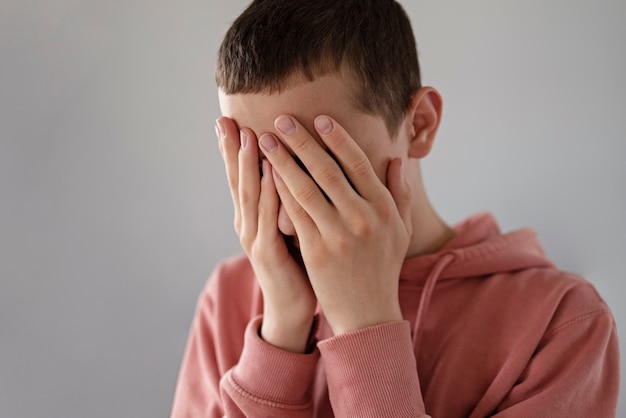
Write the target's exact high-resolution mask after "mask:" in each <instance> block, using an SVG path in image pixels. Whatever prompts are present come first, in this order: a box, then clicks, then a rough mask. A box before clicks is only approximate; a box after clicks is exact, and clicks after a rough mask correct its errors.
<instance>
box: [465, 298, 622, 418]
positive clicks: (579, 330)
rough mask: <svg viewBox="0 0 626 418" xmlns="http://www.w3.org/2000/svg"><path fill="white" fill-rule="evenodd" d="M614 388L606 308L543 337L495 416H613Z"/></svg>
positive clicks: (615, 356)
mask: <svg viewBox="0 0 626 418" xmlns="http://www.w3.org/2000/svg"><path fill="white" fill-rule="evenodd" d="M618 387H619V351H618V342H617V332H616V327H615V322H614V320H613V317H612V315H611V313H610V311H608V309H600V310H597V311H592V312H588V313H585V314H582V315H580V316H578V317H576V318H573V319H571V320H569V321H568V322H566V323H563V324H561V325H560V326H558V327H557V328H555V329H553V330H552V331H550V332H549V333H547V334H546V335H545V336H544V338H543V340H542V342H541V344H540V345H539V347H538V348H537V350H536V352H535V355H534V356H533V359H532V360H531V361H530V363H529V364H528V365H527V367H526V370H525V371H524V373H523V374H522V375H521V376H520V379H519V381H518V382H517V384H516V385H515V386H514V387H513V388H512V390H511V391H510V392H509V393H508V395H507V397H506V398H505V399H504V401H503V402H502V403H501V404H500V407H499V408H498V411H497V412H498V413H497V414H496V415H495V416H497V417H501V418H509V417H510V418H513V417H598V418H602V417H614V416H615V409H616V405H617V397H618ZM472 416H473V415H472Z"/></svg>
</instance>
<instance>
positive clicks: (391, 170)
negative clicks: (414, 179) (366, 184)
mask: <svg viewBox="0 0 626 418" xmlns="http://www.w3.org/2000/svg"><path fill="white" fill-rule="evenodd" d="M387 187H388V189H389V192H391V196H392V197H393V200H394V202H395V203H396V207H397V208H398V213H399V214H400V218H402V222H403V223H404V225H405V226H406V228H407V231H408V232H409V233H410V232H411V231H412V225H411V188H410V186H409V184H408V182H407V181H406V179H405V177H404V162H403V161H402V159H401V158H394V159H393V160H391V162H390V163H389V167H388V168H387Z"/></svg>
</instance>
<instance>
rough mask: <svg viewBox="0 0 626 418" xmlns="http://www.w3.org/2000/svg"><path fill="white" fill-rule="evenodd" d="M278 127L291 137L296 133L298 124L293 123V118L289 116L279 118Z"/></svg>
mask: <svg viewBox="0 0 626 418" xmlns="http://www.w3.org/2000/svg"><path fill="white" fill-rule="evenodd" d="M276 127H277V128H278V130H279V131H281V132H282V133H284V134H285V135H291V134H293V133H294V132H295V131H296V124H295V123H293V121H292V120H291V118H290V117H288V116H283V117H281V118H278V119H277V120H276Z"/></svg>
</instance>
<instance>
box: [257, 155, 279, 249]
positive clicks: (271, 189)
mask: <svg viewBox="0 0 626 418" xmlns="http://www.w3.org/2000/svg"><path fill="white" fill-rule="evenodd" d="M262 170H263V177H261V195H260V196H259V225H258V237H259V239H262V240H268V241H269V240H272V239H274V238H276V237H277V236H278V206H279V202H280V201H279V199H278V192H277V191H276V185H275V184H274V176H273V175H272V168H271V166H270V164H269V162H268V161H267V160H266V159H265V158H264V159H263V161H262Z"/></svg>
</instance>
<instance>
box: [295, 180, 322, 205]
mask: <svg viewBox="0 0 626 418" xmlns="http://www.w3.org/2000/svg"><path fill="white" fill-rule="evenodd" d="M318 194H319V190H318V189H317V187H315V186H312V185H308V186H303V187H300V188H299V189H298V190H296V192H295V193H294V197H295V198H296V200H297V201H298V203H300V204H301V205H306V204H309V203H312V202H313V201H315V199H317V197H318Z"/></svg>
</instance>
